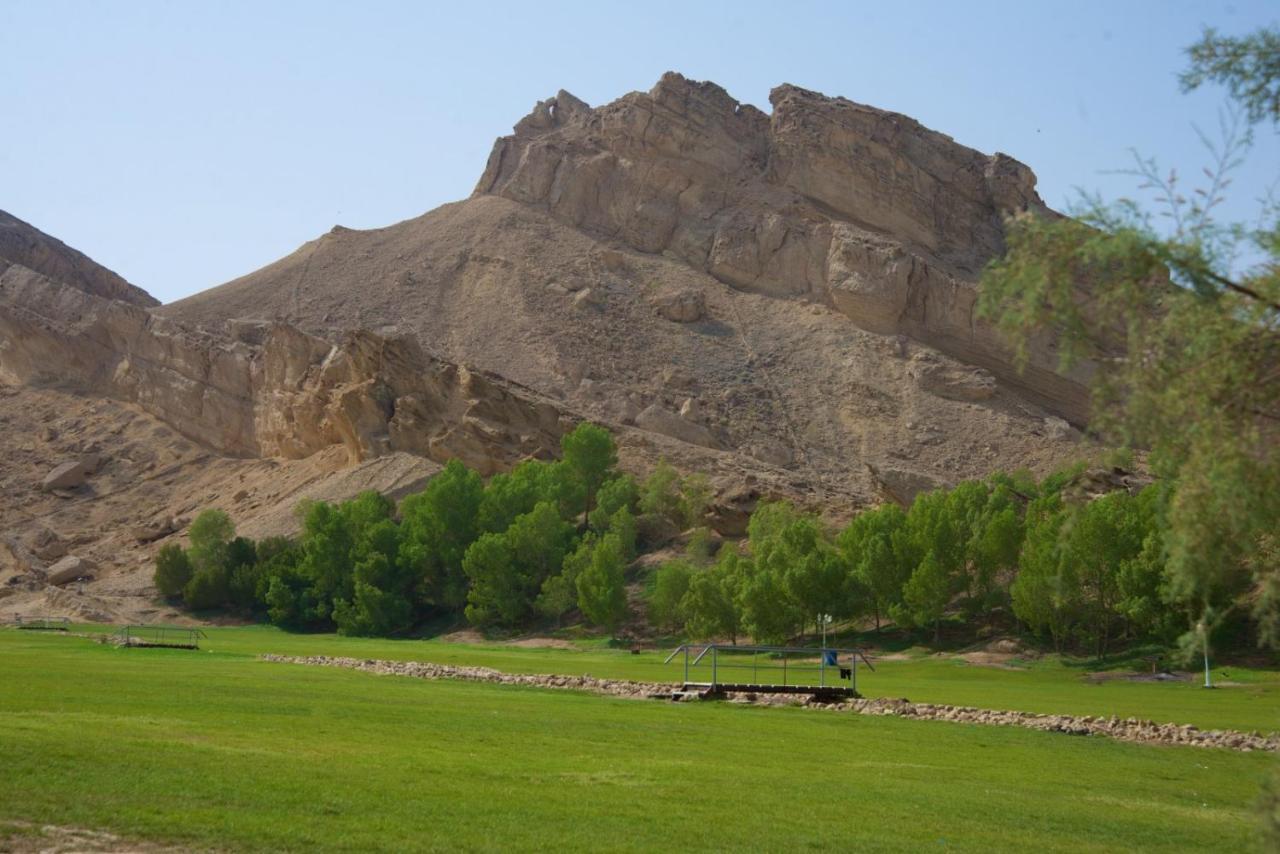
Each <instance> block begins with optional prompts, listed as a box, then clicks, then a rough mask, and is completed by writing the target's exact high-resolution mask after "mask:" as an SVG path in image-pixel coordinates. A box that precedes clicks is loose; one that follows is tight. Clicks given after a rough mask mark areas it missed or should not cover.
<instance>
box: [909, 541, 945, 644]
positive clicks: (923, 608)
mask: <svg viewBox="0 0 1280 854" xmlns="http://www.w3.org/2000/svg"><path fill="white" fill-rule="evenodd" d="M951 591H952V579H951V577H950V576H949V575H948V574H947V571H946V570H945V569H944V568H943V566H942V562H941V561H939V560H938V557H937V555H936V554H934V553H933V552H932V551H931V552H929V553H928V554H926V555H925V556H924V560H922V561H920V565H919V566H917V567H916V568H915V571H914V572H912V573H911V577H910V578H908V579H907V583H906V585H904V586H903V588H902V605H901V606H900V608H901V610H900V611H899V613H900V615H903V616H905V617H906V618H907V619H906V620H903V621H902V622H907V623H908V624H909V625H916V626H929V625H932V626H933V640H934V643H937V642H938V641H939V640H941V638H942V616H943V614H944V613H945V612H946V609H947V604H948V603H949V602H950V601H951Z"/></svg>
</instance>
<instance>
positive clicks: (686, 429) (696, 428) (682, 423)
mask: <svg viewBox="0 0 1280 854" xmlns="http://www.w3.org/2000/svg"><path fill="white" fill-rule="evenodd" d="M636 426H637V427H639V428H640V429H641V430H649V431H650V432H653V433H661V434H662V435H664V436H670V437H671V438H673V439H679V440H680V441H681V442H688V443H689V444H691V445H701V446H702V447H704V448H718V447H719V443H718V442H717V441H716V439H715V436H713V435H712V434H711V431H710V430H708V429H707V428H706V427H703V426H702V425H701V424H694V423H693V422H691V421H686V420H685V419H683V418H681V417H680V416H679V415H677V414H676V413H674V412H671V411H670V410H667V409H663V408H662V407H661V406H659V405H658V404H656V403H654V404H650V405H649V406H647V407H645V408H644V410H643V411H641V412H640V414H639V415H637V416H636Z"/></svg>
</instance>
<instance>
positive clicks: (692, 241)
mask: <svg viewBox="0 0 1280 854" xmlns="http://www.w3.org/2000/svg"><path fill="white" fill-rule="evenodd" d="M771 101H772V103H771V106H772V112H771V113H769V114H766V113H765V112H763V111H761V110H759V109H756V108H755V107H752V106H750V105H746V104H740V103H738V102H737V101H735V100H734V99H733V98H731V97H730V96H729V95H728V94H727V93H725V92H724V90H722V89H720V88H719V87H717V86H715V85H714V84H710V83H697V82H694V81H689V80H686V79H685V78H683V77H681V76H680V75H677V74H668V75H664V76H663V78H662V79H661V80H660V81H659V82H658V84H657V85H656V86H655V87H654V88H653V89H652V90H651V91H649V92H647V93H631V94H629V95H625V96H623V97H622V98H620V99H618V100H617V101H615V102H613V103H610V104H606V105H603V106H599V107H594V108H593V107H590V106H588V105H586V104H584V103H583V102H581V101H579V100H578V99H576V98H574V97H573V96H572V95H569V94H568V93H566V92H561V93H559V94H557V95H556V96H554V97H553V98H550V99H548V100H547V101H544V102H542V103H540V104H538V105H537V106H536V107H535V108H534V110H533V111H532V112H531V113H530V115H529V116H526V117H525V118H524V119H522V120H520V122H518V123H517V125H516V127H515V131H514V133H513V134H511V135H509V136H506V137H503V138H502V139H500V140H498V142H497V143H496V144H495V146H494V149H493V154H492V156H491V157H490V159H489V161H488V163H487V165H483V170H481V167H482V164H477V171H482V176H481V178H480V180H479V183H478V184H477V188H476V192H475V194H474V195H473V196H472V197H471V198H470V199H467V200H465V201H462V202H458V203H455V204H450V205H445V206H443V207H441V208H438V209H436V210H434V211H431V212H430V213H427V214H425V215H423V216H421V217H418V218H415V219H411V220H407V221H405V222H402V223H398V224H396V225H392V226H389V227H387V228H380V229H373V230H369V231H354V230H351V229H346V228H342V227H341V226H338V227H335V228H334V229H333V230H332V231H330V232H329V233H327V234H325V235H323V236H321V237H319V238H317V239H316V240H314V241H312V242H310V243H308V244H306V245H304V246H303V247H301V248H300V249H299V250H298V251H296V252H294V253H293V254H291V255H289V256H287V257H285V258H282V259H280V260H279V261H277V262H275V263H274V264H271V265H269V266H267V267H265V268H263V269H261V270H259V271H257V272H254V273H251V274H249V275H247V276H245V277H243V278H241V279H237V280H235V281H233V282H229V283H227V284H225V285H222V286H220V287H217V288H213V289H211V290H209V291H206V292H204V293H201V294H197V295H195V296H193V297H190V298H188V299H185V300H181V301H179V302H177V303H174V304H172V305H168V306H162V307H154V305H153V304H154V301H153V300H151V298H150V297H148V296H147V295H146V294H145V293H143V292H142V291H140V290H139V289H137V288H135V287H134V286H132V285H129V283H127V282H125V281H124V280H123V279H121V278H120V277H119V276H117V275H116V274H114V273H112V272H111V271H109V270H106V269H105V268H102V267H101V266H99V265H97V264H95V263H94V262H92V260H90V259H88V258H86V257H85V256H83V255H82V254H80V253H78V252H76V251H75V250H72V249H70V248H69V247H67V246H65V245H64V244H62V243H61V242H59V241H57V240H56V239H55V238H53V237H50V236H49V235H45V234H43V233H42V232H40V231H39V230H38V229H35V228H34V227H32V226H30V225H28V224H27V223H24V222H22V221H21V220H18V219H16V218H14V217H10V216H8V215H2V216H0V383H3V384H4V388H3V394H4V397H3V399H0V417H2V418H6V419H9V420H10V425H9V426H11V427H12V429H7V430H5V431H3V432H0V452H4V453H5V454H6V458H5V461H4V463H3V464H0V479H3V481H4V483H5V484H6V485H7V486H8V488H9V489H11V490H12V491H11V492H10V493H9V495H10V496H11V498H12V500H10V501H7V502H6V503H5V506H4V507H3V508H0V522H7V523H8V524H9V525H10V526H11V527H9V528H6V530H7V531H10V534H8V536H9V539H11V540H12V539H14V537H15V535H14V534H13V533H12V532H13V531H14V530H16V529H15V528H13V527H12V526H13V525H26V526H28V527H30V528H31V529H32V530H36V529H41V530H43V529H45V528H48V529H50V531H51V532H50V533H44V534H40V535H39V536H40V537H41V538H42V539H40V541H39V542H34V541H33V542H31V543H24V542H17V543H16V544H15V545H12V546H11V547H7V549H8V552H10V553H11V555H10V557H7V558H6V557H3V554H2V553H0V560H4V561H7V563H5V564H3V566H6V567H9V568H8V569H3V570H0V572H7V573H9V574H8V575H7V576H6V577H4V578H0V584H9V587H7V588H0V589H6V590H11V591H15V592H11V593H9V594H8V598H9V599H11V600H12V601H13V602H17V601H18V598H19V597H18V592H20V590H22V591H27V592H28V593H31V596H30V597H28V599H29V600H30V601H31V602H33V603H38V601H42V600H39V598H38V596H36V593H35V592H34V591H35V588H36V587H37V586H39V583H43V579H42V578H41V577H38V576H40V573H42V572H43V571H44V568H45V567H46V566H48V565H49V563H51V562H53V561H56V560H58V559H61V558H63V557H64V556H66V555H68V554H70V555H73V556H76V557H82V558H84V559H86V560H92V561H93V562H94V565H95V570H94V573H93V577H92V580H91V581H88V582H82V581H79V580H76V581H74V582H71V583H68V584H66V585H65V586H63V587H54V586H49V585H46V586H45V588H44V589H45V590H46V591H47V593H41V594H40V595H47V596H48V597H51V598H50V599H49V602H55V601H56V602H57V603H59V607H65V608H67V609H69V610H70V611H72V612H74V614H75V615H86V614H100V615H103V616H104V617H111V616H113V615H115V614H119V613H124V612H125V611H130V612H131V613H142V612H143V611H154V606H152V605H151V604H149V603H148V602H146V600H145V597H146V595H147V594H148V591H149V580H148V579H149V577H150V571H149V567H148V561H149V559H150V556H151V555H152V553H153V552H154V550H155V549H157V548H159V546H160V545H161V544H163V543H164V542H165V541H166V540H167V539H168V538H170V537H175V536H179V537H180V536H181V535H182V531H183V530H184V525H185V523H186V522H187V521H189V516H190V515H192V514H193V513H194V512H197V511H198V510H199V509H203V508H204V507H208V506H218V507H225V508H228V509H230V510H232V511H233V512H232V515H233V517H234V518H235V519H236V520H237V522H238V523H239V524H240V525H241V526H242V530H244V531H245V532H246V533H250V532H253V533H255V534H256V535H262V534H264V533H268V532H271V533H274V532H279V531H283V530H286V529H287V528H288V527H289V526H290V525H291V524H294V523H293V522H292V516H291V508H292V505H293V504H294V503H296V501H297V500H298V499H299V498H301V497H324V496H329V497H345V496H346V495H350V494H353V493H354V491H357V490H358V489H359V488H379V489H383V488H385V489H388V490H392V491H400V492H403V491H404V490H406V489H409V488H416V487H418V486H420V485H421V484H422V483H424V482H425V478H427V477H429V476H430V474H431V473H432V472H433V471H435V470H436V469H437V468H438V466H439V465H440V464H442V463H444V462H446V461H447V460H450V459H461V460H462V461H464V462H465V463H467V464H468V465H470V466H473V467H474V468H477V469H479V470H480V471H481V472H483V473H486V474H488V473H492V472H495V471H499V470H503V469H506V468H509V467H510V466H511V465H513V464H515V463H516V462H518V461H519V460H521V459H526V458H530V457H549V456H553V455H554V454H555V453H557V449H558V443H559V438H560V436H561V435H562V434H563V433H564V431H565V430H567V429H570V428H571V427H572V426H573V425H574V424H575V423H577V422H578V421H580V420H582V419H592V420H595V421H598V422H601V423H604V424H606V425H608V426H609V427H610V429H612V430H613V431H614V433H615V436H616V438H617V441H618V444H619V449H620V458H621V463H622V465H623V467H624V468H626V469H628V470H631V471H634V472H636V473H641V474H642V473H644V472H646V471H647V470H648V469H650V468H651V467H652V466H653V465H655V464H656V463H657V461H659V460H661V459H665V460H668V461H670V462H671V463H672V464H674V465H675V466H676V467H678V468H680V469H683V470H685V471H701V472H704V473H706V474H707V475H708V476H709V477H710V479H711V482H712V484H713V486H714V488H715V493H716V494H715V498H714V501H713V507H712V514H711V521H712V524H713V525H714V527H715V528H716V529H717V530H718V531H719V532H720V533H721V534H724V535H729V536H740V535H741V534H742V533H743V532H744V530H745V521H746V518H747V516H748V514H749V513H750V511H751V509H752V508H753V507H754V506H755V505H756V503H758V502H759V501H760V500H763V499H768V498H779V497H784V498H789V499H792V500H795V501H797V502H800V503H802V504H804V505H806V506H808V507H811V508H814V509H817V510H820V511H822V512H823V513H825V514H827V515H828V516H829V517H831V518H833V519H837V520H838V519H841V518H844V517H847V516H848V515H849V514H851V513H852V512H854V511H855V510H856V509H857V508H859V507H861V506H865V505H867V504H870V503H873V502H877V501H883V500H893V501H902V502H906V501H910V500H911V498H912V497H913V496H914V495H916V494H917V493H918V492H920V491H922V490H926V489H931V488H934V487H937V486H940V485H946V484H953V483H955V482H958V481H960V480H963V479H967V478H977V477H983V476H985V475H987V474H990V473H991V472H993V471H997V470H1010V469H1018V468H1027V469H1030V470H1032V471H1033V472H1036V473H1039V474H1044V473H1047V472H1048V471H1050V470H1053V469H1055V468H1057V467H1060V466H1061V465H1063V464H1064V463H1067V462H1071V461H1074V460H1076V459H1077V458H1078V457H1079V456H1080V455H1081V452H1082V451H1081V446H1080V442H1081V441H1082V440H1081V433H1080V431H1079V430H1078V429H1077V427H1078V426H1079V424H1080V422H1081V421H1082V420H1083V419H1084V417H1085V415H1086V408H1087V403H1086V402H1087V391H1088V388H1087V382H1088V369H1087V367H1086V368H1084V369H1082V371H1080V372H1077V373H1073V374H1071V375H1069V376H1068V375H1061V374H1059V373H1058V372H1057V371H1056V370H1054V364H1055V359H1054V354H1053V347H1052V343H1053V342H1052V340H1051V339H1046V340H1044V341H1040V342H1037V345H1036V347H1035V349H1034V352H1033V358H1032V365H1031V369H1030V371H1029V372H1028V373H1026V374H1020V373H1018V372H1017V371H1014V370H1013V369H1012V365H1011V362H1010V359H1009V354H1008V353H1007V351H1006V350H1005V349H1004V348H1003V347H1002V345H1001V344H1000V342H999V341H998V340H996V338H995V336H994V333H993V332H992V330H991V329H990V328H989V327H988V326H987V325H985V324H984V323H983V322H982V321H981V320H980V319H978V318H977V317H976V316H975V314H974V311H973V307H974V301H975V298H976V293H977V292H976V279H977V274H978V271H979V270H980V269H981V267H982V265H983V264H984V263H985V262H986V261H987V260H988V259H990V258H991V257H992V256H993V255H994V254H995V253H997V252H999V251H1000V249H1001V247H1002V245H1003V234H1004V231H1003V229H1004V219H1003V218H1004V217H1005V216H1007V215H1009V214H1014V213H1020V212H1031V213H1036V214H1039V215H1044V216H1053V215H1054V214H1052V212H1050V211H1048V210H1047V209H1046V208H1045V207H1044V205H1043V203H1042V202H1041V201H1040V199H1039V198H1038V196H1036V193H1035V179H1034V175H1033V174H1032V173H1031V171H1030V170H1029V169H1028V168H1027V167H1025V166H1023V165H1022V164H1020V163H1017V162H1016V161H1014V160H1012V159H1011V158H1008V157H1006V156H1004V155H1000V154H996V155H986V154H982V153H979V152H976V151H973V150H971V149H968V148H965V147H964V146H960V145H958V144H957V143H955V142H954V141H953V140H951V139H950V138H948V137H946V136H944V135H942V134H939V133H936V132H934V131H931V130H928V129H927V128H923V127H922V126H920V125H919V124H918V123H916V122H914V121H912V120H911V119H908V118H906V117H904V116H900V115H897V114H893V113H887V112H884V111H881V110H876V109H874V108H871V107H867V106H864V105H859V104H855V103H853V102H850V101H847V100H844V99H839V98H827V97H825V96H822V95H819V94H817V93H814V92H808V91H806V90H803V89H799V88H797V87H793V86H782V87H779V88H778V89H776V90H775V91H774V93H773V96H772V99H771ZM98 446H101V447H98ZM94 455H98V456H99V457H100V458H99V459H90V457H93V456H94ZM90 463H92V465H90ZM64 466H65V468H60V467H64ZM46 480H47V483H46V485H45V488H44V489H43V490H41V489H40V486H41V483H42V481H46ZM17 539H18V540H21V539H22V538H21V537H19V538H17ZM55 552H56V554H55ZM27 566H31V567H34V570H28V569H23V567H27ZM15 567H16V569H15ZM19 575H21V576H22V577H23V578H24V579H25V580H24V581H22V582H10V581H6V578H8V579H12V578H16V577H17V576H19ZM28 588H30V590H28ZM23 595H25V593H24V594H23ZM76 596H95V597H98V598H97V599H95V600H93V601H89V600H85V601H84V602H79V601H78V600H76V601H73V600H72V599H71V598H69V597H76ZM32 597H35V598H32ZM111 597H115V598H111ZM129 597H133V599H132V600H131V601H132V602H133V604H129V605H126V604H125V600H126V599H129ZM139 597H142V598H141V599H139ZM140 602H141V604H139V603H140ZM3 607H4V606H3V605H0V609H3ZM31 607H32V608H35V607H37V604H32V605H31ZM122 609H123V610H122ZM155 613H159V612H158V611H155Z"/></svg>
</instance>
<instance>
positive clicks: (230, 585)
mask: <svg viewBox="0 0 1280 854" xmlns="http://www.w3.org/2000/svg"><path fill="white" fill-rule="evenodd" d="M261 575H262V568H261V567H260V566H259V563H258V549H257V546H256V545H255V544H254V542H253V540H250V539H248V538H247V537H236V538H235V539H234V540H232V541H231V542H230V543H228V544H227V597H228V600H229V603H230V604H231V606H232V607H234V608H236V609H237V610H239V611H241V612H243V613H248V612H250V611H252V610H253V607H254V605H256V604H257V602H258V587H259V585H260V582H261Z"/></svg>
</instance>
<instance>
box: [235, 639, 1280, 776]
mask: <svg viewBox="0 0 1280 854" xmlns="http://www.w3.org/2000/svg"><path fill="white" fill-rule="evenodd" d="M261 659H262V660H263V661H271V662H277V663H283V664H307V665H313V666H319V667H341V668H345V669H348V670H360V671H364V672H366V673H375V674H378V675H383V676H410V677H413V678H416V679H458V680H462V681H468V682H487V683H490V684H496V685H519V686H523V687H528V688H555V689H566V690H572V691H588V692H591V693H595V694H604V695H607V696H611V697H622V698H625V699H669V698H671V697H672V693H673V690H674V688H673V686H672V685H669V684H664V683H660V682H635V681H631V680H626V679H598V678H596V677H594V676H587V675H583V676H564V675H554V674H526V673H504V672H502V671H500V670H494V669H493V668H491V667H474V666H468V665H454V664H433V663H430V662H424V661H386V660H382V659H374V658H363V659H361V658H347V657H335V656H327V655H310V656H293V655H275V654H271V653H268V654H265V655H262V656H261ZM728 699H729V701H730V702H739V703H756V704H762V705H791V706H794V705H800V706H803V707H804V708H809V709H819V710H824V711H833V712H846V713H847V712H852V713H854V714H860V715H889V716H893V717H901V718H917V719H920V720H934V721H951V722H953V723H967V724H981V725H984V726H1016V727H1022V728H1024V729H1035V730H1041V731H1043V732H1059V733H1065V734H1067V735H1100V736H1106V737H1108V738H1114V739H1117V740H1120V741H1131V742H1137V743H1141V744H1164V745H1179V746H1189V747H1217V748H1224V749H1227V750H1238V751H1242V752H1245V753H1248V752H1251V751H1255V750H1264V751H1280V735H1277V734H1274V733H1273V734H1268V735H1263V734H1260V733H1258V732H1256V731H1255V732H1240V731H1238V730H1219V729H1214V730H1202V729H1200V728H1198V727H1195V726H1191V725H1190V724H1173V723H1164V724H1161V723H1156V722H1155V721H1149V720H1141V719H1138V718H1118V717H1114V716H1113V717H1101V716H1091V715H1083V716H1082V715H1042V714H1035V713H1032V712H1016V711H999V710H993V709H978V708H974V707H972V706H951V705H944V704H936V703H912V702H911V701H909V700H905V699H890V698H875V699H865V698H859V699H853V700H846V701H843V702H816V701H812V700H810V701H807V702H806V701H804V700H801V699H798V698H796V697H794V696H786V695H757V694H730V695H729V696H728Z"/></svg>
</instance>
